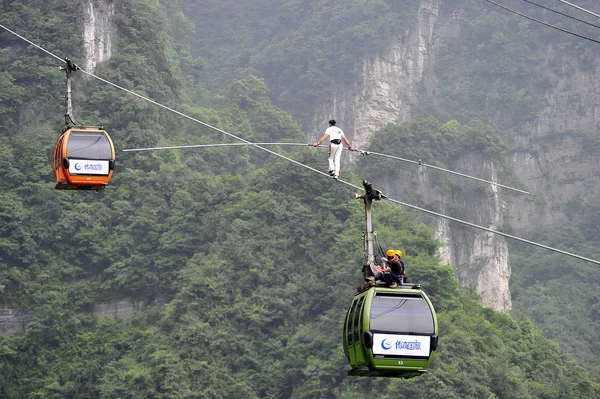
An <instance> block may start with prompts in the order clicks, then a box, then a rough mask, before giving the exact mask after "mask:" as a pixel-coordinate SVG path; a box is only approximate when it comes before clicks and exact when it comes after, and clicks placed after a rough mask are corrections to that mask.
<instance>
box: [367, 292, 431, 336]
mask: <svg viewBox="0 0 600 399" xmlns="http://www.w3.org/2000/svg"><path fill="white" fill-rule="evenodd" d="M370 329H371V330H372V331H394V332H402V334H415V335H431V334H434V333H435V327H434V321H433V314H432V311H431V309H430V307H429V304H428V302H427V301H426V300H425V298H423V297H422V296H385V295H376V296H375V297H374V298H373V301H372V303H371V319H370Z"/></svg>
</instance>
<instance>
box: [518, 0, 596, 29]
mask: <svg viewBox="0 0 600 399" xmlns="http://www.w3.org/2000/svg"><path fill="white" fill-rule="evenodd" d="M523 1H524V2H526V3H529V4H533V5H534V6H537V7H540V8H543V9H544V10H547V11H550V12H553V13H555V14H558V15H562V16H563V17H567V18H570V19H573V20H575V21H578V22H581V23H584V24H586V25H589V26H593V27H594V28H600V26H598V25H596V24H593V23H591V22H587V21H584V20H582V19H579V18H575V17H572V16H570V15H568V14H565V13H562V12H560V11H556V10H553V9H552V8H549V7H545V6H543V5H541V4H537V3H534V2H533V1H529V0H523Z"/></svg>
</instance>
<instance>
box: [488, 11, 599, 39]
mask: <svg viewBox="0 0 600 399" xmlns="http://www.w3.org/2000/svg"><path fill="white" fill-rule="evenodd" d="M485 1H487V2H488V3H491V4H494V5H495V6H498V7H500V8H503V9H505V10H506V11H509V12H512V13H513V14H517V15H520V16H521V17H523V18H527V19H529V20H531V21H535V22H537V23H540V24H542V25H546V26H549V27H550V28H554V29H556V30H559V31H561V32H564V33H568V34H569V35H573V36H577V37H580V38H582V39H585V40H589V41H590V42H594V43H600V41H598V40H596V39H592V38H590V37H587V36H583V35H580V34H578V33H575V32H571V31H569V30H566V29H562V28H559V27H558V26H555V25H552V24H548V23H546V22H544V21H540V20H539V19H535V18H533V17H530V16H528V15H525V14H523V13H520V12H518V11H515V10H513V9H512V8H508V7H505V6H503V5H501V4H498V3H496V2H495V1H492V0H485Z"/></svg>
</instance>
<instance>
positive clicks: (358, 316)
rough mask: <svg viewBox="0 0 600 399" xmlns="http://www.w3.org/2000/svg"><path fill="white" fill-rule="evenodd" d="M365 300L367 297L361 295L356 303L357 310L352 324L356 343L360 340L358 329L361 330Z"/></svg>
mask: <svg viewBox="0 0 600 399" xmlns="http://www.w3.org/2000/svg"><path fill="white" fill-rule="evenodd" d="M364 301H365V297H364V296H361V297H360V299H359V300H358V303H357V305H356V310H357V311H356V312H354V324H353V326H352V334H353V342H356V343H357V342H358V341H359V340H360V334H359V332H358V331H359V327H360V320H361V316H362V308H363V303H364Z"/></svg>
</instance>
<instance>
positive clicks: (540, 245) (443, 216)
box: [385, 198, 600, 265]
mask: <svg viewBox="0 0 600 399" xmlns="http://www.w3.org/2000/svg"><path fill="white" fill-rule="evenodd" d="M385 199H387V200H388V201H390V202H393V203H396V204H399V205H404V206H406V207H408V208H412V209H416V210H418V211H421V212H425V213H429V214H431V215H434V216H439V217H442V218H444V219H448V220H451V221H453V222H457V223H460V224H464V225H466V226H470V227H475V228H476V229H480V230H485V231H488V232H490V233H494V234H498V235H501V236H503V237H506V238H511V239H513V240H517V241H521V242H524V243H527V244H531V245H534V246H536V247H540V248H544V249H548V250H550V251H554V252H558V253H561V254H563V255H567V256H572V257H574V258H577V259H580V260H584V261H587V262H591V263H595V264H597V265H600V261H597V260H594V259H590V258H586V257H584V256H581V255H577V254H574V253H572V252H567V251H563V250H561V249H558V248H554V247H550V246H548V245H544V244H540V243H537V242H535V241H529V240H526V239H524V238H520V237H517V236H513V235H511V234H507V233H503V232H501V231H498V230H493V229H490V228H487V227H483V226H479V225H476V224H474V223H470V222H465V221H464V220H460V219H456V218H453V217H452V216H446V215H443V214H441V213H437V212H434V211H430V210H428V209H424V208H420V207H418V206H415V205H410V204H407V203H404V202H401V201H397V200H394V199H391V198H385Z"/></svg>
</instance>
